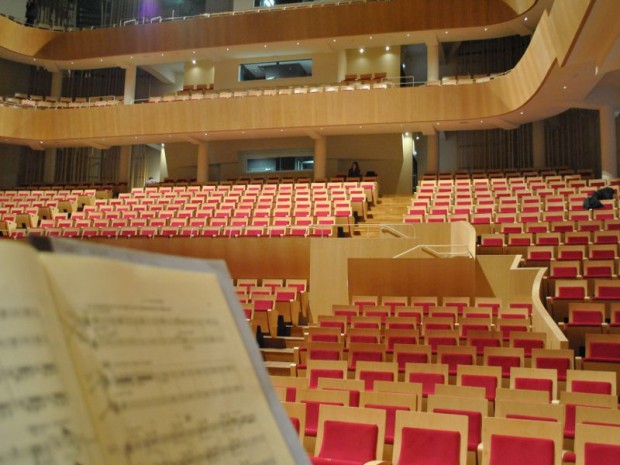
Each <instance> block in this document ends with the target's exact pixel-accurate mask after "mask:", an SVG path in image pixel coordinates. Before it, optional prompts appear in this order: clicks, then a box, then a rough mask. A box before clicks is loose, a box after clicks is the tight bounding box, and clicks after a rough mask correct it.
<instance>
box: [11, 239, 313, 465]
mask: <svg viewBox="0 0 620 465" xmlns="http://www.w3.org/2000/svg"><path fill="white" fill-rule="evenodd" d="M50 244H51V248H52V249H53V250H54V251H53V252H39V251H37V250H36V249H35V248H33V247H31V246H29V245H26V244H24V243H18V242H14V241H9V240H3V241H0V263H1V266H0V296H1V297H0V465H5V464H11V465H35V464H37V465H38V464H46V465H186V464H187V465H189V464H192V465H193V464H196V465H200V464H209V465H214V464H216V465H217V464H222V465H224V464H226V465H230V464H239V465H272V464H273V465H279V464H299V463H301V464H309V463H310V462H309V461H308V458H307V455H306V453H305V452H304V450H303V448H302V446H301V445H300V443H299V439H298V437H297V436H296V434H295V432H294V430H293V428H292V427H291V423H290V421H289V419H288V417H287V416H286V414H285V413H284V411H283V409H282V408H281V406H280V403H279V401H278V399H277V398H276V396H275V394H274V392H273V390H272V389H271V385H270V382H269V379H268V376H267V373H266V370H265V368H264V366H263V362H262V359H261V357H260V354H259V351H258V348H257V346H256V343H255V341H254V339H253V335H252V334H251V331H250V330H249V327H248V325H247V322H246V321H245V318H244V316H243V312H242V310H241V308H240V305H239V303H238V301H237V299H236V297H235V295H234V290H233V288H232V284H231V280H230V277H229V276H228V273H227V271H226V268H225V265H224V264H223V263H222V262H213V261H206V260H197V259H184V258H180V257H170V256H162V255H158V254H149V253H145V252H133V251H129V250H125V249H116V248H111V247H107V246H100V245H87V244H84V243H80V242H79V241H66V240H54V241H52V242H51V243H50Z"/></svg>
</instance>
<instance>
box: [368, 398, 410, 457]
mask: <svg viewBox="0 0 620 465" xmlns="http://www.w3.org/2000/svg"><path fill="white" fill-rule="evenodd" d="M419 403H420V402H419V399H418V397H417V396H416V395H415V394H406V393H395V392H390V393H388V392H381V391H376V392H371V391H366V392H362V393H361V394H360V402H359V406H360V407H363V408H376V409H381V410H384V411H385V414H386V418H385V444H386V445H389V446H390V447H386V450H385V452H384V454H383V455H384V457H386V458H387V457H390V456H391V455H392V454H391V452H392V447H391V445H393V444H394V431H395V422H396V412H398V411H401V410H402V411H407V412H415V411H417V410H418V404H419ZM388 449H389V452H388Z"/></svg>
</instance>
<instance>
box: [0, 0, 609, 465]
mask: <svg viewBox="0 0 620 465" xmlns="http://www.w3.org/2000/svg"><path fill="white" fill-rule="evenodd" d="M2 3H7V2H2ZM8 3H9V4H5V5H0V240H3V241H18V242H27V241H28V240H30V239H31V238H33V237H38V236H42V237H51V238H67V239H70V240H73V241H83V242H87V243H96V244H106V245H111V246H116V247H121V248H126V249H130V250H139V251H147V252H156V253H162V254H167V255H176V256H183V257H192V258H202V259H218V260H224V261H225V263H226V265H227V268H228V272H229V274H230V283H229V285H230V289H232V292H234V294H235V296H236V298H237V299H238V302H235V311H238V312H243V314H244V316H245V319H246V320H247V325H248V328H249V331H248V334H251V336H252V338H253V339H255V340H256V343H257V346H258V349H259V351H260V354H261V356H262V359H263V361H264V362H263V363H264V366H265V368H266V373H268V379H269V380H270V381H271V384H272V385H273V390H270V391H269V392H268V393H267V394H266V395H268V396H275V397H274V398H277V399H278V401H279V402H278V406H279V405H281V406H282V407H283V408H284V412H286V415H287V416H288V417H289V418H290V420H291V424H292V425H293V427H294V430H295V433H296V435H297V436H298V437H299V441H300V444H301V447H302V448H303V450H305V452H306V453H307V455H308V456H309V458H310V460H311V462H312V463H314V464H327V463H330V464H341V465H352V464H364V463H369V464H375V465H380V464H390V463H393V464H401V465H407V464H422V465H426V464H429V465H430V464H442V465H452V464H454V465H465V464H467V465H511V464H515V463H526V462H529V461H532V463H533V464H540V465H564V464H572V463H576V464H578V465H604V464H612V463H614V464H615V463H620V435H618V434H617V431H618V429H617V427H619V426H620V409H619V404H618V391H617V388H618V385H619V384H620V280H619V279H618V275H619V273H620V258H619V255H618V248H619V245H620V203H619V200H618V195H617V194H618V190H619V189H620V177H619V176H618V170H619V166H620V157H619V153H618V144H617V139H618V133H619V131H620V123H619V120H618V118H617V115H618V113H619V112H620V22H619V21H618V20H617V18H620V1H618V0H449V1H448V0H442V1H437V0H314V1H312V0H306V1H301V0H298V1H278V0H193V1H178V0H127V1H119V0H40V1H37V2H35V3H36V5H37V6H36V9H35V10H36V11H35V13H36V15H35V17H34V20H32V18H30V19H28V18H26V3H27V2H26V0H15V1H12V2H8ZM613 18H616V19H613ZM354 163H357V164H358V166H359V170H360V171H359V172H356V173H352V172H351V171H350V168H351V167H352V165H353V164H354ZM592 198H595V199H596V200H597V203H596V208H591V206H592V204H591V203H588V204H584V202H585V201H586V199H588V200H590V199H592ZM278 408H279V407H278ZM286 426H287V427H288V424H287V425H286Z"/></svg>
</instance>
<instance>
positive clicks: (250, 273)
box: [92, 237, 310, 279]
mask: <svg viewBox="0 0 620 465" xmlns="http://www.w3.org/2000/svg"><path fill="white" fill-rule="evenodd" d="M92 240H93V241H95V242H99V243H104V244H107V245H113V246H117V247H126V248H130V249H136V250H144V251H148V252H157V253H163V254H168V255H180V256H183V257H192V258H209V259H221V260H225V261H226V264H227V265H228V269H229V271H230V274H231V276H232V277H233V278H300V279H309V276H310V241H309V240H306V239H303V238H286V237H283V238H277V239H265V238H250V237H248V238H239V239H225V238H222V239H213V238H208V239H200V238H192V239H187V238H180V237H178V238H170V239H169V238H154V239H140V238H132V239H118V240H116V239H103V238H99V239H92Z"/></svg>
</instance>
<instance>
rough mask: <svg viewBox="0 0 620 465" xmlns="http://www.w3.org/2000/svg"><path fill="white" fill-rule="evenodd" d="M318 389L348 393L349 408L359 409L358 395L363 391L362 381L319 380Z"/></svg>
mask: <svg viewBox="0 0 620 465" xmlns="http://www.w3.org/2000/svg"><path fill="white" fill-rule="evenodd" d="M317 387H318V388H319V389H332V390H336V391H344V392H348V393H349V403H348V404H347V405H348V406H349V407H359V405H360V394H361V393H362V392H363V391H364V381H362V380H359V379H341V378H319V379H318V385H317Z"/></svg>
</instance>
